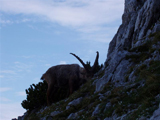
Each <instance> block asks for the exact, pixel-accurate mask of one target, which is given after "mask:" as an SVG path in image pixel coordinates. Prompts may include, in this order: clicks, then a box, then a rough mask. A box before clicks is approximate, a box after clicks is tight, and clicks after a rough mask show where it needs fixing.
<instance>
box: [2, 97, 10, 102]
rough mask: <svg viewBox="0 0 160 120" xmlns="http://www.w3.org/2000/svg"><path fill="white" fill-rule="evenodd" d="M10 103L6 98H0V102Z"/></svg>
mask: <svg viewBox="0 0 160 120" xmlns="http://www.w3.org/2000/svg"><path fill="white" fill-rule="evenodd" d="M9 101H11V100H10V99H8V98H6V97H2V96H1V97H0V102H9Z"/></svg>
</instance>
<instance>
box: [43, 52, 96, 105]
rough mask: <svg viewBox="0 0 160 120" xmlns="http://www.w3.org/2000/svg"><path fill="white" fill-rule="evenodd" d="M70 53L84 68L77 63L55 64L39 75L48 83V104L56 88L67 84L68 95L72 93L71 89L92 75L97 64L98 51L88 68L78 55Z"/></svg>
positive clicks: (76, 87)
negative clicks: (91, 65) (90, 67)
mask: <svg viewBox="0 0 160 120" xmlns="http://www.w3.org/2000/svg"><path fill="white" fill-rule="evenodd" d="M71 54H72V55H73V56H75V57H76V58H77V59H78V60H79V61H80V62H81V64H82V65H83V66H84V68H82V67H80V66H79V65H78V64H69V65H57V66H53V67H51V68H49V69H48V70H47V71H46V73H44V74H43V75H42V77H41V79H42V80H45V81H46V82H47V83H48V89H47V102H48V104H51V100H52V97H53V95H54V94H55V92H56V88H60V87H66V86H68V89H69V95H70V94H72V93H73V91H75V90H77V89H78V88H79V87H80V85H81V84H83V83H84V82H85V81H86V80H87V78H88V77H92V76H93V71H94V69H95V68H96V66H98V58H99V53H98V52H97V57H96V60H95V63H94V65H93V67H92V69H88V68H87V66H86V65H85V64H84V62H83V61H82V60H81V59H80V58H79V57H78V56H76V55H75V54H73V53H71Z"/></svg>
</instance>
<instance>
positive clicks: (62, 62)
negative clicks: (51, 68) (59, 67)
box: [59, 61, 67, 64]
mask: <svg viewBox="0 0 160 120" xmlns="http://www.w3.org/2000/svg"><path fill="white" fill-rule="evenodd" d="M59 64H67V62H66V61H60V62H59Z"/></svg>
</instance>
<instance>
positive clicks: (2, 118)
mask: <svg viewBox="0 0 160 120" xmlns="http://www.w3.org/2000/svg"><path fill="white" fill-rule="evenodd" d="M24 112H25V110H24V109H23V108H22V106H21V103H12V104H0V120H11V119H12V118H17V117H18V116H21V115H23V113H24Z"/></svg>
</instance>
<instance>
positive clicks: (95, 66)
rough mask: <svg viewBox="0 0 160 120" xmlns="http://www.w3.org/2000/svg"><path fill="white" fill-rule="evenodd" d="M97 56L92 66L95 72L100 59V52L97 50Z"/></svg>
mask: <svg viewBox="0 0 160 120" xmlns="http://www.w3.org/2000/svg"><path fill="white" fill-rule="evenodd" d="M96 53H97V56H96V59H95V62H94V65H93V66H92V72H95V70H96V68H97V67H98V59H99V52H98V51H97V52H96Z"/></svg>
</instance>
